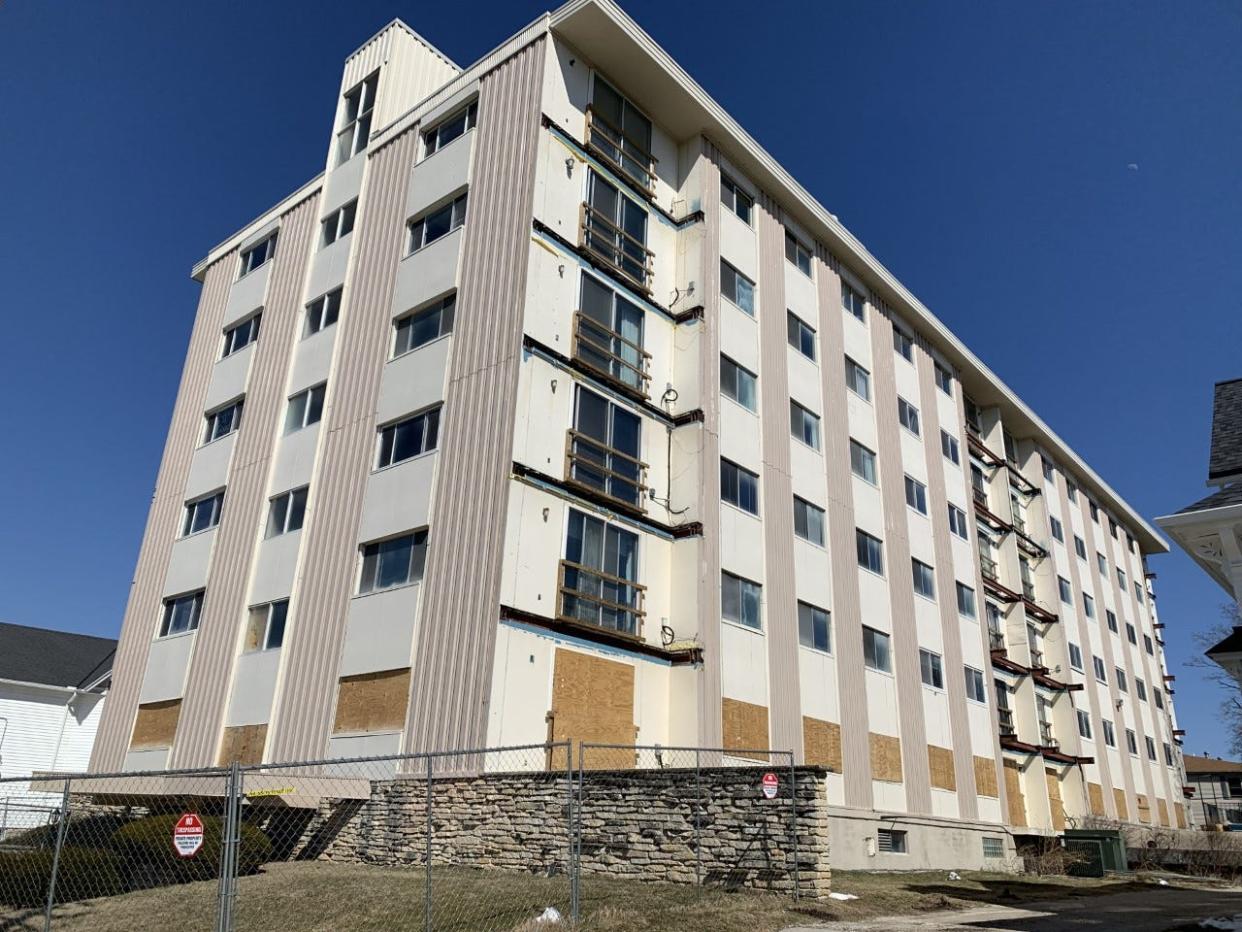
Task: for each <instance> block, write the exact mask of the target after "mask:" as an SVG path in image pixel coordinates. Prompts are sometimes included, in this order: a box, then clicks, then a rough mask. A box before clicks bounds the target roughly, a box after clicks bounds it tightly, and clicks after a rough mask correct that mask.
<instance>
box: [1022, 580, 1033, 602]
mask: <svg viewBox="0 0 1242 932" xmlns="http://www.w3.org/2000/svg"><path fill="white" fill-rule="evenodd" d="M1022 598H1024V599H1026V600H1027V601H1028V602H1034V601H1035V585H1034V583H1032V582H1031V581H1030V580H1029V579H1024V580H1022Z"/></svg>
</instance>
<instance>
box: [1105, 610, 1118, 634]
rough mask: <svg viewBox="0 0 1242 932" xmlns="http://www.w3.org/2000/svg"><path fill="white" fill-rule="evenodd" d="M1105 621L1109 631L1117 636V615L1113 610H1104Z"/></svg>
mask: <svg viewBox="0 0 1242 932" xmlns="http://www.w3.org/2000/svg"><path fill="white" fill-rule="evenodd" d="M1104 620H1105V621H1106V622H1107V624H1108V630H1109V631H1111V632H1113V634H1116V633H1117V615H1116V614H1115V613H1114V612H1113V610H1112V609H1111V608H1106V609H1104Z"/></svg>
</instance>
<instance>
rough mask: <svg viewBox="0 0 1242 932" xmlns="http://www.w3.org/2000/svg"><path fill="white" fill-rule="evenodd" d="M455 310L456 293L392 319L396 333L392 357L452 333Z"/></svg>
mask: <svg viewBox="0 0 1242 932" xmlns="http://www.w3.org/2000/svg"><path fill="white" fill-rule="evenodd" d="M456 312H457V295H456V294H451V295H448V296H447V297H443V298H439V299H437V300H436V301H433V302H432V303H431V304H429V305H427V306H426V307H422V308H419V309H418V310H416V311H411V312H410V313H409V314H405V315H403V316H401V317H398V318H397V319H396V321H394V329H395V333H396V335H395V337H394V339H393V346H392V355H393V357H394V358H395V357H397V356H401V355H402V354H404V353H408V352H410V350H416V349H418V348H419V347H420V346H426V345H427V344H428V343H430V342H431V341H432V340H438V339H439V338H440V337H442V336H445V335H447V334H450V333H452V332H453V318H454V316H455V314H456Z"/></svg>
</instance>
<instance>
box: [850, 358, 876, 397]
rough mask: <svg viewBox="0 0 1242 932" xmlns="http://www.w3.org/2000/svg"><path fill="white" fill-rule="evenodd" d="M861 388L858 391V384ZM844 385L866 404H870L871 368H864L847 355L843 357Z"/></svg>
mask: <svg viewBox="0 0 1242 932" xmlns="http://www.w3.org/2000/svg"><path fill="white" fill-rule="evenodd" d="M859 385H861V386H862V388H863V390H862V391H861V392H860V391H859V390H858V386H859ZM845 387H846V388H847V389H849V390H850V391H851V392H853V393H854V395H855V396H856V397H858V398H861V399H862V400H863V401H865V402H867V404H871V370H869V369H866V368H864V367H863V366H862V365H860V364H859V363H858V362H856V361H855V360H854V359H851V358H850V357H849V356H846V357H845Z"/></svg>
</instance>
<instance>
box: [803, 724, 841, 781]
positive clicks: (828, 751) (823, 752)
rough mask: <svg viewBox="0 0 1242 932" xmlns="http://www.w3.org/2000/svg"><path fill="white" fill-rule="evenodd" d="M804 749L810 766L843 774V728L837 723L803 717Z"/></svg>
mask: <svg viewBox="0 0 1242 932" xmlns="http://www.w3.org/2000/svg"><path fill="white" fill-rule="evenodd" d="M802 748H803V755H804V756H805V757H806V762H807V763H808V764H810V765H812V766H815V767H827V768H828V769H829V770H831V771H832V772H833V773H840V772H841V726H840V725H838V724H837V723H836V722H825V721H822V720H820V719H818V718H811V717H810V716H808V715H804V716H802Z"/></svg>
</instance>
